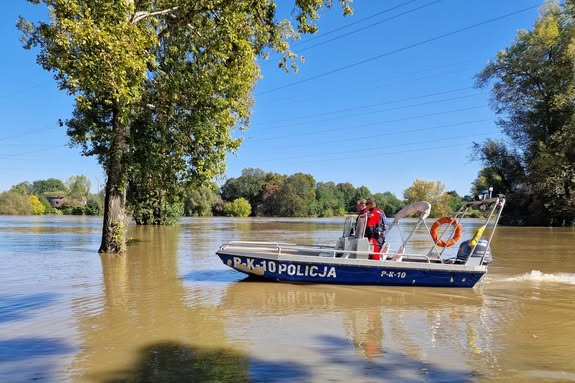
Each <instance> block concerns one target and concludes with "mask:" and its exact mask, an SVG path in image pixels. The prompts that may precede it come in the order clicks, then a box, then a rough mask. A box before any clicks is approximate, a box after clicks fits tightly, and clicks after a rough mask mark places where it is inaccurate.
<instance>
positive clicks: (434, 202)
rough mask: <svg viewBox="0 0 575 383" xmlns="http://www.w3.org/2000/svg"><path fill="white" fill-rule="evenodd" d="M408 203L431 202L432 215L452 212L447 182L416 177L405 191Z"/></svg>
mask: <svg viewBox="0 0 575 383" xmlns="http://www.w3.org/2000/svg"><path fill="white" fill-rule="evenodd" d="M403 198H405V201H406V203H407V204H410V203H414V202H419V201H427V202H429V203H431V216H433V217H441V216H443V215H448V214H450V213H451V208H450V207H449V203H448V202H449V200H450V195H449V194H447V193H446V192H445V184H443V182H441V181H428V180H421V179H416V180H415V181H413V184H412V185H411V186H410V187H408V188H407V189H405V190H404V191H403Z"/></svg>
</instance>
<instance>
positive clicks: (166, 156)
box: [18, 0, 351, 252]
mask: <svg viewBox="0 0 575 383" xmlns="http://www.w3.org/2000/svg"><path fill="white" fill-rule="evenodd" d="M29 1H30V2H32V3H35V4H40V3H43V4H44V5H46V6H48V8H49V9H50V15H51V19H50V22H44V21H40V22H37V23H35V24H34V23H31V22H29V21H28V20H26V19H24V18H21V19H20V21H19V23H18V26H19V28H20V30H21V31H22V32H23V33H24V35H23V41H24V44H25V47H26V48H31V47H37V48H39V53H38V63H39V64H40V65H41V66H42V67H43V68H44V69H46V70H48V71H51V72H53V73H54V77H55V79H56V81H57V82H58V86H59V87H60V88H61V89H62V90H65V91H67V92H68V93H69V94H70V95H73V96H74V97H75V100H76V103H75V110H74V115H73V118H71V119H70V120H68V121H67V122H66V124H67V126H68V134H69V135H70V136H71V138H72V141H73V142H74V143H76V144H78V145H81V146H82V148H83V151H84V154H86V155H96V156H98V158H99V160H100V162H101V163H102V165H103V166H104V169H105V171H106V174H107V184H106V203H105V213H104V223H103V233H102V243H101V246H100V251H102V252H122V251H123V250H124V249H125V244H126V238H125V234H126V222H127V217H126V210H125V206H126V195H127V190H128V184H129V183H130V182H132V184H133V186H134V188H136V189H138V190H139V191H137V192H135V193H134V194H133V195H136V196H137V195H142V194H143V195H148V194H149V193H150V192H152V191H156V192H157V193H159V194H160V196H161V195H162V193H164V195H167V196H171V195H173V194H174V193H172V192H174V191H175V192H178V191H179V190H180V189H179V188H180V187H181V185H182V183H186V182H195V183H197V184H202V183H205V182H208V181H209V180H211V179H212V178H213V177H214V176H216V175H219V174H221V173H222V172H223V170H224V167H225V162H224V160H225V154H226V153H227V152H229V151H233V150H235V149H237V148H238V146H239V144H240V142H241V140H240V139H239V138H237V137H235V136H234V135H233V134H232V131H233V129H243V128H245V127H246V126H247V124H248V121H249V117H250V110H251V106H252V96H251V92H252V89H253V87H254V86H255V83H256V81H257V79H258V78H259V77H260V72H259V67H258V65H257V61H256V58H257V57H258V56H259V55H263V54H265V53H266V50H267V49H271V50H275V51H277V52H280V53H282V59H281V61H280V66H282V67H284V68H287V67H289V64H290V62H293V61H292V59H293V58H294V56H295V55H293V54H292V53H291V52H290V50H289V44H288V41H289V40H290V39H293V38H297V37H298V35H299V34H301V33H313V32H315V31H316V30H317V27H316V25H315V24H314V22H315V20H316V19H317V18H318V12H319V10H320V9H321V8H322V7H330V6H331V5H332V1H331V0H295V1H294V5H295V12H296V15H297V16H296V20H297V24H296V26H293V25H292V24H291V23H290V22H289V21H287V20H281V19H279V20H278V18H277V15H276V4H275V2H274V1H271V0H237V1H213V0H198V1H188V0H159V1H153V2H151V1H134V0H120V1H116V0H67V1H57V0H29ZM339 2H340V4H341V5H342V7H343V12H344V13H346V14H347V13H350V12H351V10H350V8H349V6H348V1H347V0H340V1H339ZM160 200H161V198H160ZM170 202H177V201H168V203H170ZM138 203H140V200H138V198H134V205H136V206H137V204H138Z"/></svg>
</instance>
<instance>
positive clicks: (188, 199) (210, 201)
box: [184, 184, 221, 217]
mask: <svg viewBox="0 0 575 383" xmlns="http://www.w3.org/2000/svg"><path fill="white" fill-rule="evenodd" d="M220 201H221V198H220V196H219V195H218V194H217V186H216V185H214V184H211V185H208V186H200V187H189V188H188V189H186V190H185V192H184V215H186V216H199V217H209V216H212V215H213V211H214V207H215V206H216V205H217V204H218V202H220Z"/></svg>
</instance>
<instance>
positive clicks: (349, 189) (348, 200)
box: [336, 182, 366, 212]
mask: <svg viewBox="0 0 575 383" xmlns="http://www.w3.org/2000/svg"><path fill="white" fill-rule="evenodd" d="M336 186H337V188H338V189H339V191H340V192H341V193H342V194H343V201H344V207H345V210H346V211H353V212H354V211H355V205H356V202H357V198H356V192H355V186H353V185H352V184H350V183H349V182H344V183H339V184H337V185H336ZM361 198H366V197H361Z"/></svg>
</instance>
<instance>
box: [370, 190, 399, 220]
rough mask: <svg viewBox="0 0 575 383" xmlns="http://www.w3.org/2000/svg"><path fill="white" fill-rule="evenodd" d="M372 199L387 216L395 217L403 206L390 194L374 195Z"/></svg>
mask: <svg viewBox="0 0 575 383" xmlns="http://www.w3.org/2000/svg"><path fill="white" fill-rule="evenodd" d="M373 198H374V199H375V201H376V202H377V206H378V207H379V208H381V209H383V210H384V211H385V214H386V215H388V216H393V215H395V213H397V212H398V211H400V210H401V209H402V208H403V207H404V206H405V203H404V202H403V201H401V200H400V199H399V198H397V197H396V196H395V194H393V193H392V192H385V193H375V194H374V195H373Z"/></svg>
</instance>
